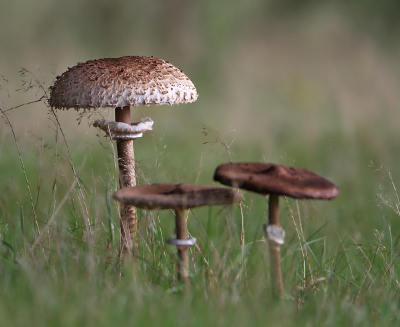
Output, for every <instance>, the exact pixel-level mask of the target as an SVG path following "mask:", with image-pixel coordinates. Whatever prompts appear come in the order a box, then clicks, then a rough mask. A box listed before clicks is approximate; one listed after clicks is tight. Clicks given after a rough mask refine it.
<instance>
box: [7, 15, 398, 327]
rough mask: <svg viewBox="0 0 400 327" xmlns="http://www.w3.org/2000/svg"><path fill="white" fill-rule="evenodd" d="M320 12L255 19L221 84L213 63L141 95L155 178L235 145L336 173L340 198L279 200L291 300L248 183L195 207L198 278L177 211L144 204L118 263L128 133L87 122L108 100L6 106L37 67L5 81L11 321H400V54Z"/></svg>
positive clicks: (37, 95)
mask: <svg viewBox="0 0 400 327" xmlns="http://www.w3.org/2000/svg"><path fill="white" fill-rule="evenodd" d="M332 20H333V22H334V23H332V22H331V23H329V21H332ZM320 21H324V22H326V21H328V24H326V25H323V24H322V25H321V24H320V25H318V26H324V28H325V29H315V28H314V23H316V21H315V20H312V19H310V22H301V26H297V29H295V30H296V31H294V32H290V33H289V32H288V30H285V29H284V28H283V29H280V28H279V26H278V27H277V28H276V30H274V33H275V34H268V33H265V34H263V35H262V38H259V36H258V35H257V33H255V34H254V33H252V34H251V35H247V34H246V31H243V32H242V33H243V34H240V35H239V36H238V38H242V39H240V40H239V41H240V42H239V41H238V43H237V44H240V47H239V46H238V48H237V49H235V48H233V49H232V53H231V54H230V56H229V57H227V58H226V61H225V62H224V64H223V65H224V67H223V68H221V71H220V72H223V73H221V74H220V75H219V76H220V77H219V78H220V79H223V81H221V83H220V84H219V83H215V82H214V83H215V84H219V88H218V92H217V91H212V90H210V89H209V88H207V87H206V86H207V83H208V81H206V80H202V79H201V78H200V80H199V85H200V86H199V90H200V92H199V93H200V98H199V101H197V102H196V103H194V104H192V105H191V107H190V108H189V105H188V107H187V108H186V107H185V108H184V107H178V108H179V109H177V108H175V107H171V108H163V109H161V108H159V109H154V110H153V109H146V108H143V109H142V108H140V109H139V108H137V110H139V113H140V115H142V116H150V117H152V119H153V120H154V121H155V122H156V125H155V127H154V131H153V132H152V133H149V134H148V135H146V136H145V137H143V139H141V140H137V141H135V151H136V158H137V159H138V167H139V170H138V175H139V183H141V184H145V183H154V182H187V183H199V184H212V183H213V181H212V175H213V172H214V170H215V168H216V166H217V165H219V164H221V163H224V162H227V161H229V160H230V159H232V160H233V161H266V162H274V163H279V164H288V165H293V166H296V167H299V168H307V169H310V170H312V171H315V172H316V173H319V174H321V175H322V176H324V177H327V178H328V179H331V180H332V181H333V182H335V183H336V184H337V185H338V186H339V187H340V195H339V197H338V198H337V199H335V200H333V201H295V200H293V199H290V198H288V199H286V201H285V200H282V201H281V222H282V225H283V228H284V229H285V230H286V243H285V245H284V246H282V248H281V251H282V271H283V277H284V282H285V291H286V293H287V299H285V300H284V301H281V302H278V303H277V302H274V301H273V300H272V299H271V297H270V291H271V290H270V284H269V271H270V268H269V261H268V249H267V247H266V243H265V239H264V235H263V230H262V225H263V223H264V222H265V221H266V215H267V204H266V201H265V199H264V198H262V197H260V196H258V195H256V194H252V193H249V192H243V197H244V200H243V203H242V204H241V206H233V207H226V208H221V207H214V208H198V209H195V210H192V211H190V212H189V216H188V230H189V232H190V233H191V234H192V235H193V236H195V237H196V238H197V239H198V243H197V245H196V246H195V247H193V248H191V253H190V258H191V289H190V292H189V294H187V295H184V294H183V292H182V288H181V286H180V285H179V283H178V281H177V279H176V275H177V271H176V266H175V260H176V254H175V249H174V248H173V247H171V246H168V245H167V244H166V239H167V238H168V237H170V236H171V235H173V232H174V219H173V213H172V212H170V211H160V212H156V211H154V212H151V213H149V212H147V211H141V210H139V215H140V219H141V224H140V228H139V231H138V232H139V236H140V241H139V242H138V243H139V249H138V252H137V255H136V256H135V258H133V259H132V262H127V263H126V264H125V265H122V266H121V264H120V262H119V260H118V256H117V251H118V242H119V230H118V226H119V222H118V212H119V210H118V204H117V203H115V202H114V201H113V200H112V198H111V196H112V193H113V192H114V191H115V190H116V188H117V183H118V181H117V179H116V176H117V167H116V165H115V145H114V144H113V143H112V142H110V141H109V140H107V139H105V138H103V137H102V135H101V133H100V135H96V131H95V130H94V129H93V128H88V126H89V123H90V121H92V120H93V119H95V117H96V118H97V116H99V115H103V116H107V115H109V113H108V112H107V111H99V112H96V113H93V114H92V116H90V115H89V114H86V115H83V116H82V117H80V120H79V121H80V124H79V125H78V123H77V122H76V119H77V118H79V116H78V115H77V114H76V113H74V112H71V111H68V112H56V113H53V112H51V111H49V110H48V108H47V107H46V105H45V103H43V102H42V101H39V102H37V103H32V104H29V105H25V106H21V107H18V108H16V109H13V110H9V109H10V107H11V105H9V104H8V102H11V103H14V102H17V103H16V105H15V106H17V105H20V104H21V103H25V102H26V103H28V102H33V101H36V100H39V99H41V97H42V95H45V92H46V88H45V87H43V88H42V87H40V85H47V84H49V83H50V82H51V81H50V80H51V77H50V76H46V78H45V80H46V82H45V83H43V82H42V78H35V76H36V72H34V77H33V78H32V77H26V76H27V75H28V76H30V75H29V71H27V70H25V71H24V73H25V75H24V76H25V78H24V81H25V82H26V83H25V84H24V86H23V91H26V92H22V93H21V92H17V93H15V92H13V91H12V90H11V91H7V87H6V86H7V81H6V80H5V79H4V78H3V79H2V80H1V83H0V99H1V103H0V109H1V113H0V115H1V118H2V119H1V120H0V124H1V130H0V172H1V174H2V175H1V178H0V194H1V196H0V239H1V244H0V294H2V296H1V297H0V325H6V324H7V325H11V326H20V325H21V326H22V325H27V324H30V325H38V326H54V325H57V326H95V325H96V326H111V325H120V324H124V325H127V324H137V325H162V326H169V325H171V326H172V325H173V326H184V325H192V326H197V325H199V326H200V325H201V326H204V325H207V324H208V325H212V326H228V325H229V326H239V325H249V326H258V325H260V326H261V325H265V324H270V325H284V326H292V325H293V326H294V325H296V326H298V325H301V326H303V325H304V326H340V325H345V326H348V325H354V326H358V325H360V326H376V325H379V326H385V325H388V326H389V325H390V326H392V325H396V323H397V324H398V322H399V320H400V308H399V303H400V302H399V278H400V271H399V270H400V268H399V265H398V257H399V255H400V249H399V246H400V245H399V240H400V238H399V237H400V234H399V232H398V231H399V230H400V219H399V216H400V209H399V208H400V201H399V193H398V188H399V187H400V186H399V185H400V183H399V173H398V170H397V166H398V162H400V148H399V143H398V142H397V139H398V105H397V104H398V103H399V101H400V99H399V95H398V92H397V90H398V89H399V87H400V80H399V78H398V76H400V75H399V74H397V70H398V68H397V67H398V59H395V58H393V57H390V56H389V55H387V54H386V53H381V52H380V51H379V50H378V49H379V47H378V46H377V45H376V44H374V43H370V42H369V41H362V40H363V39H362V37H359V35H358V34H356V33H355V32H354V31H352V30H350V31H349V30H348V26H347V25H345V24H344V25H343V24H337V21H335V17H332V16H329V15H328V16H324V15H322V16H319V18H317V23H318V22H319V23H320ZM341 23H343V22H341ZM336 26H341V27H340V28H337V27H336ZM292 27H293V26H292ZM344 31H345V32H346V33H344ZM347 32H348V33H347ZM342 36H343V37H342ZM264 38H265V40H264ZM261 39H262V40H264V41H263V42H261V41H260V40H261ZM299 40H301V41H299ZM360 40H361V41H360ZM331 43H332V44H331ZM350 45H351V46H350ZM249 49H252V51H249ZM243 58H245V59H243ZM225 66H226V67H225ZM232 66H234V67H235V71H232V70H229V69H228V68H227V67H232ZM26 74H27V75H26ZM196 74H197V76H198V77H201V76H202V72H195V74H194V77H193V78H192V79H193V80H195V81H196V80H197V79H196ZM206 75H207V74H206ZM237 76H240V78H237ZM17 78H18V77H17ZM29 81H31V82H32V81H33V82H32V83H29ZM222 82H223V83H222ZM196 85H197V84H196ZM38 86H39V88H38ZM20 98H21V100H19V101H14V99H20ZM13 101H14V102H13ZM45 109H47V111H46V110H45ZM216 109H218V110H216ZM7 110H9V111H7ZM139 113H138V115H139ZM216 185H217V184H216Z"/></svg>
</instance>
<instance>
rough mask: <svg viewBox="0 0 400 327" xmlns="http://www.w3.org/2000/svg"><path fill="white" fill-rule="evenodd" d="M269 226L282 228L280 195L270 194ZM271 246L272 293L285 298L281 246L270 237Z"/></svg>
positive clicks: (269, 243)
mask: <svg viewBox="0 0 400 327" xmlns="http://www.w3.org/2000/svg"><path fill="white" fill-rule="evenodd" d="M268 225H274V226H276V227H278V228H280V225H279V195H276V194H270V195H269V205H268ZM266 234H267V239H268V245H269V255H270V263H271V284H272V291H273V294H274V295H275V296H278V297H280V298H283V296H284V290H283V281H282V271H281V254H280V244H279V243H277V242H276V241H275V240H272V239H270V238H269V237H268V233H266Z"/></svg>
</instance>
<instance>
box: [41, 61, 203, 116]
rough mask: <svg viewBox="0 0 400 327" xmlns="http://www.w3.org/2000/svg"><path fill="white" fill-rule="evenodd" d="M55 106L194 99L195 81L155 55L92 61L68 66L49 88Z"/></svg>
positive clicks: (101, 106) (90, 106)
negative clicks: (154, 56)
mask: <svg viewBox="0 0 400 327" xmlns="http://www.w3.org/2000/svg"><path fill="white" fill-rule="evenodd" d="M50 90H51V93H50V100H49V104H50V106H51V107H52V108H56V109H69V108H75V109H79V108H85V109H86V108H103V107H124V106H138V105H146V106H148V105H152V104H155V105H160V104H169V105H172V104H178V103H188V102H194V101H196V99H197V91H196V88H195V87H194V85H193V83H192V81H191V80H190V79H189V78H188V77H187V76H186V75H185V74H184V73H183V72H182V71H181V70H180V69H178V68H176V67H175V66H173V65H171V64H170V63H168V62H166V61H164V60H162V59H157V58H153V57H137V56H134V57H121V58H105V59H98V60H89V61H87V62H85V63H79V64H78V65H76V66H74V67H72V68H69V69H68V70H67V71H66V72H65V73H63V74H62V75H61V76H57V80H56V82H55V83H54V85H53V86H51V87H50Z"/></svg>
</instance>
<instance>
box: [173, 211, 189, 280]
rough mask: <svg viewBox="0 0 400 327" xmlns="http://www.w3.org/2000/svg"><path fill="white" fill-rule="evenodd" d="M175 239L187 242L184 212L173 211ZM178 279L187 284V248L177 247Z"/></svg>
mask: <svg viewBox="0 0 400 327" xmlns="http://www.w3.org/2000/svg"><path fill="white" fill-rule="evenodd" d="M175 222H176V238H177V240H187V239H188V231H187V227H186V223H185V210H184V209H182V208H176V209H175ZM178 278H179V279H180V280H182V281H183V282H185V283H186V284H187V283H189V247H188V246H178Z"/></svg>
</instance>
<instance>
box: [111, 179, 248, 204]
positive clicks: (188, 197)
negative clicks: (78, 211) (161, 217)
mask: <svg viewBox="0 0 400 327" xmlns="http://www.w3.org/2000/svg"><path fill="white" fill-rule="evenodd" d="M113 198H114V199H116V200H118V201H119V202H122V203H124V204H130V205H134V206H136V207H139V208H145V209H189V208H194V207H201V206H205V205H220V204H232V203H238V202H240V201H241V196H240V194H239V192H237V191H234V190H232V189H229V188H224V187H216V186H203V185H191V184H162V183H160V184H152V185H140V186H135V187H125V188H122V189H119V190H118V191H116V192H115V193H114V195H113Z"/></svg>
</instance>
